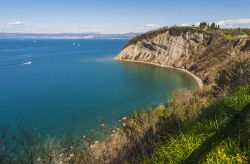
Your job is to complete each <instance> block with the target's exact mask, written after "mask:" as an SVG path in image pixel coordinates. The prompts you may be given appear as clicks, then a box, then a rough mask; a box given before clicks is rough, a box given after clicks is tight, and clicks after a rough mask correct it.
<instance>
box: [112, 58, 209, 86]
mask: <svg viewBox="0 0 250 164" xmlns="http://www.w3.org/2000/svg"><path fill="white" fill-rule="evenodd" d="M114 60H117V61H120V62H133V63H141V64H149V65H154V66H157V67H162V68H171V69H176V70H179V71H182V72H185V73H187V74H188V75H190V76H192V77H193V78H194V79H195V81H196V83H197V84H198V86H199V88H200V89H203V87H204V83H203V81H202V80H201V79H200V78H199V77H197V76H196V75H195V74H193V73H192V72H189V71H188V70H186V69H182V68H175V67H173V66H167V65H160V64H156V63H152V62H143V61H134V60H127V59H126V60H125V59H117V58H116V57H115V58H114Z"/></svg>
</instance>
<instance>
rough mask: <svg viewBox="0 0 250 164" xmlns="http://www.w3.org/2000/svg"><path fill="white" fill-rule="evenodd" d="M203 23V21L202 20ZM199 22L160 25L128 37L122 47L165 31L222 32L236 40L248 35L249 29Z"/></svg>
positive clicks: (177, 34)
mask: <svg viewBox="0 0 250 164" xmlns="http://www.w3.org/2000/svg"><path fill="white" fill-rule="evenodd" d="M202 23H205V22H202ZM202 23H201V25H200V26H199V27H195V26H186V27H180V26H173V27H161V28H159V29H156V30H152V31H148V32H146V33H143V34H141V35H137V36H135V37H133V38H132V39H130V40H129V41H128V42H127V43H126V44H125V45H124V47H123V49H125V48H126V47H128V46H130V45H133V44H136V43H137V42H138V41H142V40H148V39H151V38H153V37H155V36H157V35H159V34H163V33H166V32H169V33H170V34H171V35H174V36H180V35H181V34H184V33H186V32H190V33H195V32H198V33H206V34H212V33H213V34H222V35H223V36H225V37H226V38H227V39H228V40H237V39H239V38H241V37H250V29H240V28H238V29H220V28H219V26H217V25H215V24H214V27H213V26H212V25H211V26H208V24H207V23H205V24H204V25H203V24H202Z"/></svg>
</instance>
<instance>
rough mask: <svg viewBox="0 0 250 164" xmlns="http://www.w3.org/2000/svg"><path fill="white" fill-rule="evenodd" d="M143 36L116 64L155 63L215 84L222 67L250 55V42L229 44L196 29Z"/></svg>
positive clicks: (162, 31) (220, 36)
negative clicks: (241, 56) (241, 54)
mask: <svg viewBox="0 0 250 164" xmlns="http://www.w3.org/2000/svg"><path fill="white" fill-rule="evenodd" d="M153 33H154V34H150V33H148V34H143V35H144V36H143V35H142V36H139V37H138V38H135V39H134V40H132V41H130V42H131V43H130V42H129V44H127V45H126V46H125V47H124V49H123V50H122V51H121V52H120V54H119V55H118V56H116V57H115V59H117V60H122V61H136V62H145V63H152V64H156V65H160V66H172V67H175V68H182V69H185V70H188V71H190V72H192V73H193V74H195V75H196V76H198V77H199V78H201V79H202V81H203V82H204V83H205V84H209V83H212V82H213V80H214V78H215V76H216V74H215V72H214V71H215V70H217V71H218V69H219V67H221V66H223V65H224V64H227V63H228V62H230V61H231V60H232V58H233V57H234V56H235V55H236V54H239V53H242V52H243V51H244V53H249V51H248V50H249V40H248V39H239V40H237V41H230V40H227V39H226V38H225V37H224V36H223V35H221V34H219V33H216V32H213V33H207V32H204V31H200V30H198V29H194V28H185V29H183V28H178V27H175V28H172V29H165V30H161V32H159V33H157V32H153Z"/></svg>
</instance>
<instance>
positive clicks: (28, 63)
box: [0, 61, 32, 68]
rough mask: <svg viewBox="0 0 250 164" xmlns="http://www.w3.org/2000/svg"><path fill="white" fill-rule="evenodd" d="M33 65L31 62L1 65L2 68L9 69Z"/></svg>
mask: <svg viewBox="0 0 250 164" xmlns="http://www.w3.org/2000/svg"><path fill="white" fill-rule="evenodd" d="M30 64H32V62H31V61H27V62H24V63H10V64H2V65H1V64H0V68H4V67H9V66H19V65H30Z"/></svg>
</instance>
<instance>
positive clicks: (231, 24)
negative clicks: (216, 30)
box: [215, 19, 250, 28]
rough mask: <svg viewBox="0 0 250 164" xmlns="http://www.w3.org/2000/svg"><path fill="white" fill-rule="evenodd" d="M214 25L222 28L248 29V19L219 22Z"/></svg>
mask: <svg viewBox="0 0 250 164" xmlns="http://www.w3.org/2000/svg"><path fill="white" fill-rule="evenodd" d="M215 23H216V24H217V25H219V26H220V27H222V28H250V19H237V20H221V21H217V22H215Z"/></svg>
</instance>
